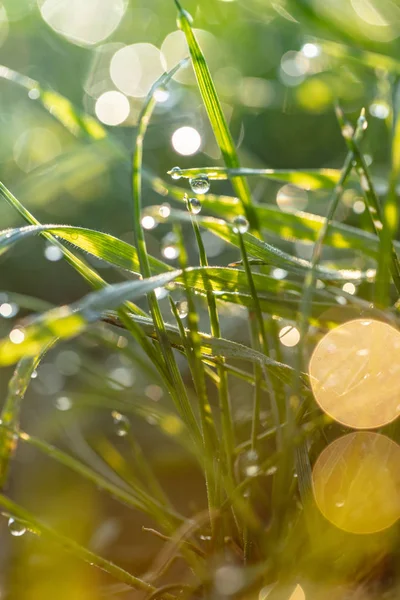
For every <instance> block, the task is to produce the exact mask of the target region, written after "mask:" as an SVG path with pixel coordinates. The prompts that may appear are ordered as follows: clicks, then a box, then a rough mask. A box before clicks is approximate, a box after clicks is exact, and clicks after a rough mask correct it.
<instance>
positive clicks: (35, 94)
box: [28, 87, 40, 100]
mask: <svg viewBox="0 0 400 600" xmlns="http://www.w3.org/2000/svg"><path fill="white" fill-rule="evenodd" d="M39 97H40V90H39V88H36V87H33V88H31V89H30V90H29V92H28V98H29V99H30V100H37V99H38V98H39Z"/></svg>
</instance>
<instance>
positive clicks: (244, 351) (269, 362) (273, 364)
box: [110, 315, 309, 389]
mask: <svg viewBox="0 0 400 600" xmlns="http://www.w3.org/2000/svg"><path fill="white" fill-rule="evenodd" d="M110 316H111V315H110ZM115 317H116V316H115ZM132 319H134V321H135V322H136V323H137V324H138V325H140V326H141V328H142V330H143V331H144V332H145V333H146V335H148V336H150V337H153V338H154V337H155V336H156V333H155V330H154V324H153V322H152V320H151V319H150V318H148V317H142V316H141V315H133V316H132ZM113 322H114V323H115V324H118V320H117V318H114V319H113ZM165 328H166V332H167V335H168V338H169V340H170V342H171V344H172V345H173V346H174V347H177V348H180V347H181V344H182V340H181V336H180V333H179V330H178V329H177V327H174V326H173V325H169V324H166V325H165ZM199 336H200V338H201V353H202V355H203V358H205V359H207V358H211V357H212V358H214V357H216V356H224V357H225V358H232V359H238V360H243V361H249V362H261V363H262V364H265V366H266V367H267V368H268V369H271V372H272V373H273V374H274V375H275V376H276V377H278V378H279V379H281V380H282V381H284V382H285V383H288V382H290V381H291V376H292V373H293V369H292V367H290V366H289V365H286V364H283V363H279V362H277V361H275V360H273V359H272V358H269V357H268V356H265V355H264V354H263V353H261V352H257V351H256V350H253V349H252V348H249V347H248V346H245V345H244V344H239V343H238V342H233V341H231V340H227V339H225V338H214V337H213V336H211V335H208V334H207V333H202V332H199ZM302 384H303V385H304V386H305V387H306V388H307V389H308V387H309V386H308V378H307V377H306V376H305V375H302Z"/></svg>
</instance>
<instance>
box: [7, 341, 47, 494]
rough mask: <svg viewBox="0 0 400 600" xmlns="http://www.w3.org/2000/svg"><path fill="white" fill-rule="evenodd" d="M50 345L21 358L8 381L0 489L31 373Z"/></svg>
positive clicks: (14, 443) (12, 448)
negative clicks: (37, 353)
mask: <svg viewBox="0 0 400 600" xmlns="http://www.w3.org/2000/svg"><path fill="white" fill-rule="evenodd" d="M52 343H53V342H50V343H49V344H48V345H47V346H45V347H44V348H43V351H42V352H41V354H39V355H37V356H33V357H29V358H22V359H21V360H20V362H19V363H18V364H17V366H16V368H15V371H14V374H13V376H12V378H11V379H10V381H9V384H8V393H7V397H6V401H5V403H4V407H3V409H2V411H1V416H0V489H3V488H4V485H5V483H6V481H7V476H8V472H9V466H10V461H11V459H12V457H13V455H14V454H15V451H16V447H17V441H18V432H19V422H20V413H21V405H22V401H23V399H24V396H25V393H26V390H27V389H28V386H29V384H30V382H31V377H32V373H33V372H34V370H35V369H36V368H37V366H38V364H39V362H40V361H41V359H42V358H43V356H44V354H45V353H46V352H47V350H48V349H49V348H50V346H51V345H52Z"/></svg>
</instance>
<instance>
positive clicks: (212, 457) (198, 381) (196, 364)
mask: <svg viewBox="0 0 400 600" xmlns="http://www.w3.org/2000/svg"><path fill="white" fill-rule="evenodd" d="M174 232H175V235H176V237H177V240H178V247H179V251H180V252H179V261H180V267H181V269H182V277H183V281H184V284H185V292H186V299H187V319H188V326H189V331H188V334H187V336H186V340H187V343H186V352H187V355H188V357H190V363H189V364H190V366H191V371H192V377H193V382H194V384H195V388H196V393H197V397H198V403H199V409H200V420H201V427H202V434H203V441H204V472H205V476H206V486H207V495H208V503H209V513H210V523H211V531H212V535H213V537H214V536H215V533H216V530H215V521H214V518H213V515H214V512H215V509H216V508H218V504H219V503H218V499H217V491H216V484H217V481H218V475H217V471H218V463H217V460H218V459H217V460H216V455H217V457H218V454H219V447H218V446H219V444H218V438H217V434H216V430H215V423H214V420H213V414H212V411H211V406H210V402H209V399H208V393H207V387H206V378H205V372H204V365H203V361H202V356H201V339H200V336H199V331H198V324H199V316H198V314H197V310H196V307H195V304H194V300H193V296H192V293H191V289H190V286H189V285H188V284H187V281H185V270H186V268H187V254H186V248H185V245H184V242H183V236H182V229H181V227H180V226H179V225H175V227H174ZM171 309H172V312H173V314H174V316H175V319H176V320H177V323H178V327H179V328H180V331H181V335H182V333H183V334H184V335H185V331H184V330H183V325H182V320H181V317H180V315H179V310H178V307H177V306H176V304H174V303H173V302H172V301H171ZM184 339H185V338H184ZM215 541H216V540H214V542H215ZM220 541H222V538H221V540H220Z"/></svg>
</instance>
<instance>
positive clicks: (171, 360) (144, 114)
mask: <svg viewBox="0 0 400 600" xmlns="http://www.w3.org/2000/svg"><path fill="white" fill-rule="evenodd" d="M177 68H179V66H178V67H177ZM177 68H175V69H173V70H172V71H170V72H169V73H165V74H164V75H162V76H161V77H160V78H159V79H158V80H157V81H156V83H155V84H154V85H153V87H152V89H151V90H150V93H149V94H148V96H147V98H146V100H145V103H144V105H143V107H142V111H141V113H140V116H139V122H138V131H137V136H136V143H135V150H134V153H133V160H132V193H133V233H134V237H135V241H136V247H137V254H138V258H139V265H140V270H141V273H142V275H143V277H146V278H147V277H149V275H150V274H151V269H150V262H149V255H148V252H147V247H146V240H145V234H144V230H143V227H142V223H141V210H142V163H143V143H144V138H145V135H146V131H147V127H148V124H149V122H150V119H151V116H152V114H153V111H154V108H155V106H156V102H157V100H156V97H155V93H154V92H155V91H156V89H157V88H158V87H160V86H161V85H165V83H167V82H168V81H169V80H170V79H171V77H172V76H173V74H174V73H175V72H176V70H177ZM148 302H149V307H150V312H151V315H152V318H153V321H154V326H155V329H156V332H157V338H158V341H159V343H160V349H161V356H162V359H163V360H164V362H165V367H166V371H167V373H168V376H169V379H170V383H171V385H170V388H169V389H170V393H171V396H172V398H173V400H174V403H175V405H176V407H177V409H178V411H179V414H180V416H181V417H182V418H183V419H184V421H185V422H186V424H187V426H188V429H189V431H190V432H191V435H192V437H193V440H194V442H195V444H201V432H200V428H199V424H198V422H197V419H196V416H195V414H194V411H193V408H192V406H191V404H190V401H189V398H188V395H187V391H186V388H185V385H184V383H183V380H182V375H181V373H180V370H179V368H178V365H177V363H176V360H175V356H174V353H173V351H172V348H171V345H170V342H169V340H168V336H167V334H166V330H165V324H164V319H163V316H162V313H161V310H160V307H159V304H158V301H157V298H156V295H155V293H154V292H152V293H150V294H149V295H148ZM199 447H200V446H199Z"/></svg>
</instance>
